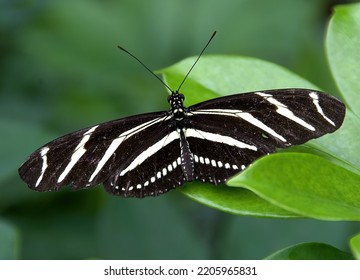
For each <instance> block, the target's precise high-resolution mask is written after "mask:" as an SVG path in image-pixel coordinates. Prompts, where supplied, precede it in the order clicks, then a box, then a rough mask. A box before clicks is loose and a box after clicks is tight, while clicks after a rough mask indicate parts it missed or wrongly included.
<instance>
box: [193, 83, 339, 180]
mask: <svg viewBox="0 0 360 280" xmlns="http://www.w3.org/2000/svg"><path fill="white" fill-rule="evenodd" d="M188 116H189V119H190V120H191V126H192V127H191V128H190V129H187V137H188V141H189V145H190V149H191V151H192V152H193V153H194V160H195V177H196V178H197V179H199V180H202V181H206V182H212V183H215V184H218V183H221V182H223V181H225V180H226V179H228V178H229V177H231V176H232V175H234V174H236V173H238V172H240V171H241V170H243V169H244V168H245V167H247V166H248V165H249V164H250V163H251V162H253V161H254V160H255V159H257V158H259V157H261V156H263V155H265V154H268V153H271V152H274V151H275V150H276V149H277V148H286V147H289V146H292V145H295V144H302V143H305V142H306V141H308V140H310V139H313V138H317V137H320V136H322V135H324V134H326V133H331V132H333V131H335V130H336V129H338V128H339V127H340V126H341V124H342V122H343V119H344V116H345V106H344V105H343V103H341V102H340V101H339V100H337V99H336V98H334V97H331V96H329V95H327V94H324V93H322V92H318V91H314V90H306V89H284V90H269V91H261V92H251V93H245V94H237V95H231V96H226V97H221V98H217V99H213V100H209V101H205V102H202V103H199V104H196V105H194V106H191V107H189V112H188Z"/></svg>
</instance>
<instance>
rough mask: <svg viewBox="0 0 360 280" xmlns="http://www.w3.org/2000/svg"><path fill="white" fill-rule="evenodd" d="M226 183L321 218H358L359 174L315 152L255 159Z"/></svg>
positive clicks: (300, 212) (359, 208)
mask: <svg viewBox="0 0 360 280" xmlns="http://www.w3.org/2000/svg"><path fill="white" fill-rule="evenodd" d="M228 184H229V185H230V186H234V187H246V188H247V189H249V190H251V191H253V192H255V193H256V194H257V195H259V196H260V197H262V198H263V199H266V200H268V201H269V202H271V203H273V204H275V205H277V206H279V207H281V208H284V209H286V210H288V211H291V212H295V213H297V214H299V215H303V216H306V217H312V218H317V219H322V220H356V221H359V220H360V177H359V176H358V175H357V174H354V173H352V172H350V171H348V170H346V169H344V168H342V167H339V166H336V165H334V164H333V163H330V162H329V161H327V160H325V159H323V158H321V157H319V156H315V155H311V154H298V153H279V154H274V155H270V156H266V157H263V158H262V159H260V160H257V161H256V162H255V163H253V165H252V166H251V168H247V169H246V170H244V171H243V172H242V173H240V174H239V175H238V176H236V177H234V178H232V179H231V180H230V181H229V182H228Z"/></svg>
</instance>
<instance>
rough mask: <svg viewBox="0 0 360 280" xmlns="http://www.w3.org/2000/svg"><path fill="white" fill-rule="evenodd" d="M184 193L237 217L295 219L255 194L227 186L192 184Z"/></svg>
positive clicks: (291, 214) (293, 215)
mask: <svg viewBox="0 0 360 280" xmlns="http://www.w3.org/2000/svg"><path fill="white" fill-rule="evenodd" d="M181 190H182V192H183V193H184V194H185V195H186V196H188V197H190V198H192V199H194V200H195V201H197V202H200V203H202V204H205V205H207V206H209V207H212V208H215V209H217V210H220V211H224V212H227V213H231V214H235V215H247V216H255V217H266V218H295V217H299V215H296V214H295V213H291V212H289V211H286V210H284V209H282V208H280V207H277V206H275V205H273V204H271V203H269V202H267V201H265V200H263V199H261V198H260V197H258V196H257V195H255V194H254V193H253V192H251V191H249V190H246V189H241V188H238V189H237V188H229V187H228V186H226V185H220V186H214V185H212V184H199V183H190V184H187V185H186V186H185V187H183V188H182V189H181Z"/></svg>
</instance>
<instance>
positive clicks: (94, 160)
mask: <svg viewBox="0 0 360 280" xmlns="http://www.w3.org/2000/svg"><path fill="white" fill-rule="evenodd" d="M183 101H184V95H183V94H181V93H178V92H173V93H172V94H171V95H170V96H169V97H168V102H169V104H170V110H169V111H163V112H154V113H148V114H142V115H137V116H132V117H127V118H123V119H119V120H114V121H110V122H106V123H103V124H99V125H95V126H92V127H89V128H86V129H82V130H79V131H76V132H73V133H70V134H68V135H65V136H63V137H60V138H58V139H55V140H53V141H51V142H49V143H48V144H46V145H44V146H43V147H41V148H40V149H38V150H37V151H35V152H34V153H33V154H31V155H30V157H29V159H28V160H27V161H26V162H25V163H24V164H23V165H22V166H21V167H20V168H19V174H20V176H21V178H22V179H23V180H24V181H25V182H26V183H27V184H28V185H29V187H30V188H32V189H34V190H37V191H48V190H58V189H60V188H61V187H62V186H64V185H68V186H70V188H71V189H73V190H77V189H82V188H90V187H93V186H96V185H98V184H100V183H103V184H104V186H105V189H106V191H108V192H109V193H111V194H113V195H119V196H123V197H139V198H141V197H145V196H156V195H160V194H163V193H165V192H167V191H169V190H171V189H174V188H176V187H179V186H181V185H183V184H184V183H185V182H188V181H193V180H199V181H203V182H210V183H213V184H215V185H217V184H220V183H223V182H224V181H226V180H227V179H228V178H230V177H231V176H233V175H235V174H236V173H239V172H241V171H242V170H243V169H245V168H246V167H247V166H248V165H249V164H251V162H253V161H254V160H255V159H257V158H259V157H261V156H263V155H266V154H268V153H272V152H274V151H275V150H276V149H277V148H286V147H289V146H292V145H298V144H302V143H304V142H306V141H308V140H310V139H313V138H317V137H320V136H322V135H324V134H326V133H331V132H333V131H335V130H336V129H338V128H339V127H340V126H341V124H342V122H343V119H344V115H345V107H344V105H343V104H342V103H341V102H340V101H339V100H337V99H336V98H334V97H331V96H329V95H327V94H325V93H322V92H319V91H315V90H308V89H281V90H266V91H259V92H250V93H244V94H235V95H229V96H225V97H220V98H216V99H212V100H208V101H205V102H201V103H198V104H195V105H193V106H190V107H185V106H184V105H183Z"/></svg>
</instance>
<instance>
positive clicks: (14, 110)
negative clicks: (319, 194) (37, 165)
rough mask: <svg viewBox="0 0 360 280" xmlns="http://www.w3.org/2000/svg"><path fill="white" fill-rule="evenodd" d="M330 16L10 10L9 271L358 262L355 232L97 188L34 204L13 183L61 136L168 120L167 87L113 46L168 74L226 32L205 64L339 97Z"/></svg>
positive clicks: (4, 102)
mask: <svg viewBox="0 0 360 280" xmlns="http://www.w3.org/2000/svg"><path fill="white" fill-rule="evenodd" d="M333 4H334V3H332V1H326V0H320V1H303V0H291V1H289V0H263V1H261V0H242V1H237V0H225V1H205V0H201V1H180V0H179V1H176V0H172V1H160V0H151V1H142V0H135V1H133V0H132V1H130V0H122V1H115V0H113V1H111V0H106V1H105V0H103V1H100V0H98V1H95V0H91V1H85V0H79V1H41V0H33V1H24V0H23V1H21V0H14V1H6V0H1V1H0V71H1V75H0V115H1V118H0V131H1V136H2V137H1V145H0V218H1V221H0V232H1V234H0V252H1V253H0V257H1V258H8V259H10V258H21V259H92V258H96V259H97V258H100V259H109V258H113V259H213V258H221V259H258V258H264V257H266V256H267V255H270V254H271V253H273V252H274V251H277V250H279V249H280V248H284V247H287V246H289V245H292V244H294V243H299V242H322V243H329V244H331V245H332V246H335V247H337V248H339V249H341V250H344V251H349V248H348V244H347V240H348V239H349V237H350V236H352V235H354V234H355V233H357V232H359V231H360V225H359V223H355V222H332V223H329V222H323V221H316V220H302V219H297V220H275V219H255V218H249V217H240V216H234V215H229V214H226V213H223V212H219V211H216V210H212V209H209V208H207V207H205V206H203V205H200V204H198V203H195V202H193V201H191V200H189V199H187V198H186V197H185V196H183V195H182V194H181V193H180V192H178V191H172V192H170V193H169V194H167V195H164V196H161V197H158V198H148V199H143V200H136V199H122V198H118V197H111V196H109V195H107V194H106V193H105V191H104V190H102V188H99V187H98V188H95V189H93V190H87V191H79V192H69V191H67V190H66V189H64V190H62V191H61V192H59V193H36V192H33V191H31V190H29V189H28V188H27V187H26V185H25V184H24V183H23V182H22V181H21V180H20V179H19V177H18V175H17V171H16V170H17V168H18V166H19V165H20V164H21V163H22V161H23V160H25V158H26V156H27V155H29V154H30V153H31V152H32V151H33V150H35V149H36V148H38V147H39V146H41V145H43V144H44V143H45V142H47V141H50V140H52V139H53V138H55V137H57V136H60V135H62V134H65V133H67V132H71V131H73V130H76V129H79V128H82V127H85V126H89V125H92V124H95V123H99V122H102V121H107V120H111V119H115V118H120V117H124V116H127V115H133V114H137V113H143V112H148V111H156V110H164V109H166V108H167V106H168V105H167V103H166V98H165V97H166V91H165V90H164V89H163V87H162V86H161V85H160V84H159V83H158V82H157V81H156V80H155V79H154V78H153V77H151V76H150V75H148V73H146V71H144V69H142V68H141V67H139V65H138V64H137V63H136V62H135V61H134V60H133V59H131V58H129V57H128V56H127V55H124V53H121V52H119V51H118V50H117V49H116V45H117V44H121V45H122V46H123V47H125V48H127V49H129V50H131V51H132V52H133V53H135V54H136V55H137V56H138V57H139V58H140V59H141V60H143V61H144V62H145V63H146V64H147V65H149V67H150V68H151V69H160V68H164V67H166V66H168V65H171V64H173V63H175V62H177V61H178V60H180V59H183V58H185V57H187V56H192V55H196V54H198V53H199V51H200V50H201V48H202V46H203V45H204V43H205V42H206V40H207V38H208V37H209V36H210V34H211V33H212V32H213V31H214V30H217V31H218V32H219V33H218V35H217V36H216V38H215V40H214V41H213V42H212V44H211V46H210V47H209V49H208V50H207V53H208V54H209V53H212V54H215V53H219V54H238V55H245V56H254V57H258V58H261V59H265V60H269V61H272V62H274V63H277V64H280V65H283V66H285V67H287V68H289V69H291V70H293V71H294V72H296V73H297V74H300V75H302V76H303V77H305V78H307V79H308V80H310V81H311V82H312V83H314V84H315V85H317V86H319V87H321V88H322V89H324V90H326V91H329V92H332V93H334V94H337V90H336V87H335V86H334V82H333V81H332V78H331V75H330V74H329V70H328V66H327V63H326V59H325V53H324V49H323V48H324V34H325V29H326V26H327V22H328V20H329V17H330V15H331V11H332V8H333ZM239 71H240V72H239V73H238V74H239V75H242V74H243V73H246V69H240V70H239ZM241 91H242V90H241V89H239V92H241ZM188 94H196V93H188Z"/></svg>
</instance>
